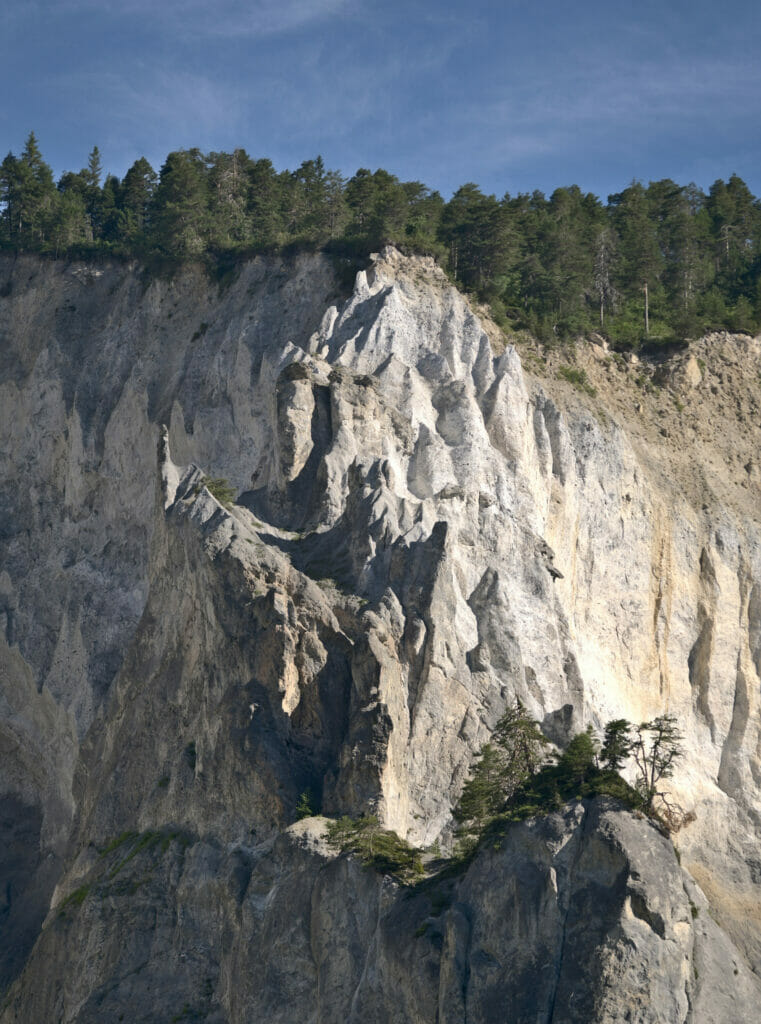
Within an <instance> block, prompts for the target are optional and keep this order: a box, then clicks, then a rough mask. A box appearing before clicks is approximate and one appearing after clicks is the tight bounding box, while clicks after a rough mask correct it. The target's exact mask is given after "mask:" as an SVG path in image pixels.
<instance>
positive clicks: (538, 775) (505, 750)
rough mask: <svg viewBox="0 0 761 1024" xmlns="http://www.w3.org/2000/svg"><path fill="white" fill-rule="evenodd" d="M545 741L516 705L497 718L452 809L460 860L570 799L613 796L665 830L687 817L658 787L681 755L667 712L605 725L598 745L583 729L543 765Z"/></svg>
mask: <svg viewBox="0 0 761 1024" xmlns="http://www.w3.org/2000/svg"><path fill="white" fill-rule="evenodd" d="M545 744H546V740H544V738H543V737H542V736H541V733H540V732H539V727H538V725H537V723H536V722H534V721H533V720H532V719H530V718H529V717H528V715H527V714H526V711H525V709H524V708H523V706H522V705H521V704H520V702H516V705H515V707H514V708H512V709H511V710H509V711H508V712H507V713H506V714H505V715H504V716H503V717H502V718H501V719H500V721H499V723H498V725H497V728H496V730H495V733H494V736H493V737H492V742H490V743H487V744H485V745H484V746H483V747H482V748H481V751H480V752H479V754H478V756H477V758H476V760H475V762H474V764H473V766H472V767H471V770H470V774H469V777H468V780H467V782H466V783H465V786H464V788H463V791H462V795H461V797H460V800H459V802H458V804H457V806H456V807H455V810H454V817H455V819H456V820H457V821H458V822H459V827H458V829H457V833H456V834H457V836H458V839H459V848H458V854H459V856H461V857H467V856H468V855H469V854H470V853H471V852H472V851H473V850H474V849H475V848H476V847H477V846H478V845H479V843H480V842H481V840H482V839H484V838H487V837H490V836H491V837H495V836H499V835H501V834H503V832H504V826H505V825H506V824H507V823H509V822H513V821H522V820H524V819H525V818H529V817H534V816H535V815H539V814H547V813H549V812H551V811H555V810H559V809H560V808H561V807H562V806H563V804H564V803H567V802H568V801H569V800H582V799H586V798H591V797H595V796H609V797H613V798H614V799H616V800H619V801H620V802H621V803H623V804H624V805H625V806H627V807H630V808H632V809H634V810H638V811H641V812H642V813H644V814H647V815H648V816H650V817H651V818H653V819H654V820H655V821H656V822H657V823H658V824H659V825H660V826H661V827H663V828H665V829H666V830H668V831H670V832H673V831H677V829H678V828H680V827H681V825H682V824H684V823H685V822H686V821H689V820H693V817H692V816H691V815H685V814H684V813H683V812H682V811H681V809H680V808H678V807H677V806H676V805H675V804H674V803H673V802H672V801H671V800H670V799H669V795H668V793H667V792H666V791H664V790H663V789H662V788H661V785H662V783H663V781H664V780H665V779H668V778H670V777H671V775H672V774H673V770H674V766H675V764H676V762H677V761H678V760H679V758H680V757H681V756H682V745H681V744H682V737H681V735H680V733H679V731H678V729H677V727H676V722H675V719H674V717H673V716H672V715H660V716H658V717H657V718H655V719H653V720H652V721H650V722H643V723H642V724H641V725H639V726H636V727H635V726H632V725H631V723H629V722H627V721H626V720H625V719H614V720H613V721H611V722H608V724H607V725H606V727H605V734H604V738H603V742H602V746H600V743H599V741H598V740H597V738H596V737H595V735H594V731H593V729H592V727H591V726H588V727H587V729H586V730H585V731H584V732H581V733H578V734H577V735H576V736H574V737H573V739H572V740H571V741H570V743H569V744H568V746H567V747H566V749H565V750H564V751H563V752H562V753H560V754H556V755H554V757H553V760H552V761H551V762H549V763H546V762H545V759H544V758H543V756H542V754H543V747H544V745H545ZM516 749H517V750H520V751H521V754H520V756H518V757H515V756H513V752H514V751H515V750H516ZM630 759H633V760H634V763H635V766H636V780H635V785H634V786H630V785H629V784H628V783H627V782H626V781H625V779H623V778H622V777H621V775H620V774H619V772H620V771H621V769H622V768H623V767H624V765H625V764H626V762H627V761H629V760H630ZM505 763H509V765H510V770H509V771H506V770H505V769H504V768H503V767H502V765H504V764H505Z"/></svg>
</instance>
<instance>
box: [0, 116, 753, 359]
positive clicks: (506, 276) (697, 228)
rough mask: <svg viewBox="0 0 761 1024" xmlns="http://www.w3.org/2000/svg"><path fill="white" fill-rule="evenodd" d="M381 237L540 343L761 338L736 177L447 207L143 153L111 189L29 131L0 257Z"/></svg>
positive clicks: (394, 183) (1, 221) (348, 245)
mask: <svg viewBox="0 0 761 1024" xmlns="http://www.w3.org/2000/svg"><path fill="white" fill-rule="evenodd" d="M386 243H392V244H394V245H396V246H397V247H399V248H400V249H402V250H403V251H405V252H415V253H425V254H429V255H432V256H434V257H435V258H436V259H437V261H438V262H439V263H440V264H441V265H442V266H443V267H444V268H445V269H446V270H447V272H448V273H449V274H450V276H451V277H452V278H453V280H455V281H456V282H457V284H458V285H459V286H460V287H461V288H463V289H464V290H466V291H468V292H470V293H472V294H475V295H477V296H478V298H479V299H480V300H482V301H484V302H488V303H489V305H490V307H491V309H492V312H493V315H494V317H495V319H496V320H497V321H498V323H500V324H501V325H502V326H503V327H506V328H512V329H526V330H528V331H529V332H531V333H532V334H533V335H534V336H536V337H538V338H540V339H541V340H543V341H546V342H551V341H553V340H555V339H558V340H563V339H567V338H574V337H578V336H580V335H588V334H590V333H593V332H597V333H600V334H602V335H604V336H605V337H607V338H609V339H610V341H611V342H612V343H613V345H614V346H615V347H617V348H637V347H639V346H640V345H642V344H643V343H649V344H658V343H669V342H673V341H681V340H683V339H686V338H690V337H695V336H697V335H699V334H702V333H705V332H706V331H710V330H718V329H730V330H734V331H747V332H750V333H756V332H757V331H758V330H759V327H760V326H761V202H759V200H758V199H756V198H755V197H754V196H753V194H752V193H751V192H750V190H749V189H748V187H747V185H746V184H745V183H744V182H743V181H742V179H741V178H739V177H737V176H736V175H732V177H730V178H729V180H728V181H722V180H718V181H716V182H714V184H713V185H712V186H711V188H710V189H709V191H708V194H706V193H704V192H703V191H702V190H701V189H700V188H698V187H697V186H696V185H694V184H689V185H679V184H677V183H675V182H674V181H671V180H670V179H668V178H667V179H664V180H662V181H655V182H650V183H649V184H648V185H647V186H645V185H643V184H641V183H639V182H632V184H630V185H629V186H628V187H626V188H624V189H623V191H621V192H619V193H616V194H614V195H610V196H608V201H607V205H605V204H603V203H602V202H601V201H600V200H599V199H598V198H597V197H596V196H594V195H592V194H591V193H583V192H582V191H581V190H580V189H579V188H578V187H577V186H576V185H572V186H570V187H569V188H558V189H556V190H555V191H554V192H553V193H552V195H551V196H549V197H547V196H545V195H544V194H543V193H541V192H532V193H531V194H518V195H515V196H511V195H509V194H506V195H505V196H503V197H502V198H501V199H499V198H497V197H496V196H493V195H485V194H484V193H483V192H482V191H481V190H480V189H479V187H478V186H477V185H475V184H472V183H469V184H466V185H463V186H462V187H461V188H460V189H458V190H457V192H456V193H455V194H454V195H453V196H452V198H451V199H450V200H449V201H448V202H446V201H445V200H444V199H443V198H442V197H441V196H440V195H439V193H438V192H435V191H432V190H431V189H429V188H428V187H427V186H426V185H424V184H422V183H421V182H419V181H400V180H399V179H398V178H397V177H395V176H394V175H393V174H391V173H389V172H388V171H385V170H376V171H369V170H366V169H364V168H362V169H360V170H358V171H357V172H356V174H355V175H354V176H353V177H351V178H345V177H343V176H342V175H341V174H340V173H338V172H337V171H331V170H327V169H326V168H325V166H324V164H323V161H322V159H321V158H320V157H317V158H316V159H314V160H306V161H305V162H304V163H302V164H301V166H300V167H299V168H297V169H296V170H295V171H277V170H276V169H275V168H274V166H273V165H272V163H271V161H270V160H267V159H253V158H252V157H250V156H249V155H248V154H247V153H246V152H245V151H244V150H242V149H236V150H235V152H233V153H202V152H201V151H200V150H198V149H190V150H181V151H178V152H173V153H170V154H169V155H168V157H167V158H166V161H165V163H164V165H163V166H162V167H161V169H160V171H159V172H158V173H157V172H156V171H155V170H154V168H153V167H151V165H150V164H149V163H148V161H147V160H145V159H144V158H140V159H139V160H136V161H135V163H134V164H133V165H132V166H131V167H130V168H129V170H128V171H127V173H126V174H125V176H124V178H122V179H121V180H120V179H119V178H118V177H116V176H114V175H112V174H106V175H104V173H103V169H102V166H101V158H100V154H99V151H98V148H97V147H95V148H94V149H93V151H92V153H91V154H90V156H89V158H88V161H87V166H86V167H85V168H84V169H82V170H80V171H77V172H72V171H67V172H66V173H65V174H63V175H62V176H61V178H60V180H59V181H58V182H57V183H56V181H55V178H54V175H53V172H52V170H51V168H50V166H49V165H48V164H47V163H46V162H45V160H44V158H43V155H42V153H41V151H40V148H39V145H38V142H37V140H36V138H35V136H34V134H30V135H29V137H28V139H27V140H26V144H25V146H24V148H23V150H22V152H21V153H20V155H18V156H16V155H14V154H13V153H9V154H8V156H6V157H5V159H4V160H3V162H2V165H0V251H2V250H4V251H7V252H16V253H19V252H37V253H41V254H43V255H46V256H49V257H51V258H62V257H67V258H68V257H83V258H93V257H97V256H100V255H104V256H111V257H115V258H138V259H140V260H142V261H145V262H146V263H148V264H149V265H150V264H151V263H152V262H154V263H155V262H158V263H166V264H168V265H171V264H172V263H176V262H182V261H186V260H199V259H203V260H205V261H207V262H208V263H209V264H210V265H216V266H217V267H219V266H230V265H231V264H233V263H234V262H235V260H237V259H239V258H243V257H247V256H251V255H254V254H256V253H260V252H277V251H298V250H299V249H318V248H319V249H325V250H326V251H327V252H329V253H332V254H333V255H335V256H336V257H337V258H343V259H355V258H358V257H362V256H366V255H367V254H368V253H369V252H371V251H376V250H377V249H378V248H379V247H381V246H382V245H384V244H386Z"/></svg>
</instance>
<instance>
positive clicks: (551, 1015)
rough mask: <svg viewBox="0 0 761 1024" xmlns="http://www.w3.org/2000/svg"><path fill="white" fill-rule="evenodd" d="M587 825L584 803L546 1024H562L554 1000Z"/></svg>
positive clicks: (561, 967)
mask: <svg viewBox="0 0 761 1024" xmlns="http://www.w3.org/2000/svg"><path fill="white" fill-rule="evenodd" d="M588 825H589V807H588V806H587V805H584V817H583V818H582V820H581V822H580V824H579V826H578V830H577V835H578V845H577V848H576V851H575V853H574V855H573V858H572V860H571V863H570V865H569V867H568V873H567V875H566V907H565V911H564V913H563V920H562V924H561V926H560V941H559V942H558V949H557V954H556V956H555V977H554V979H553V983H552V991H551V993H550V998H549V1005H548V1008H547V1018H546V1024H564V1022H563V1021H562V1020H560V1019H558V1020H557V1021H556V1020H555V1001H556V999H557V994H558V990H559V989H560V978H561V975H562V973H563V956H564V953H565V942H566V934H567V931H568V918H569V916H570V913H571V891H572V886H573V880H574V876H575V874H576V868H577V866H578V863H579V861H580V860H581V855H582V852H583V849H584V839H585V838H586V833H587V828H588ZM559 900H560V892H559V891H558V901H559ZM566 1009H567V1008H566V1007H563V1008H562V1010H563V1012H565V1010H566Z"/></svg>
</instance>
